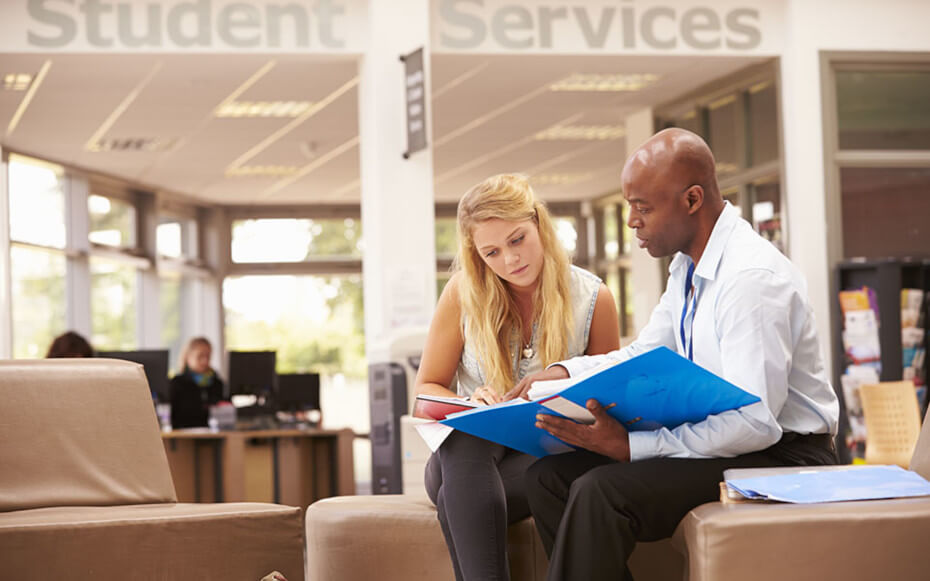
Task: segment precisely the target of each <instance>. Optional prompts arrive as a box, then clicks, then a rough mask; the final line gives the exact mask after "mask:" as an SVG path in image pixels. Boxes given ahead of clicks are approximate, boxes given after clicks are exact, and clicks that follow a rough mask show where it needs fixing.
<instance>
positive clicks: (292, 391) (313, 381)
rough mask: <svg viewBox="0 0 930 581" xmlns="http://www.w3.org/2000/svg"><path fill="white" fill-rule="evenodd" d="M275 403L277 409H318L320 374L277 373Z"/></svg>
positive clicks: (294, 410) (292, 410)
mask: <svg viewBox="0 0 930 581" xmlns="http://www.w3.org/2000/svg"><path fill="white" fill-rule="evenodd" d="M277 403H278V410H279V411H290V412H296V411H305V410H318V409H320V374H319V373H287V374H282V375H278V397H277Z"/></svg>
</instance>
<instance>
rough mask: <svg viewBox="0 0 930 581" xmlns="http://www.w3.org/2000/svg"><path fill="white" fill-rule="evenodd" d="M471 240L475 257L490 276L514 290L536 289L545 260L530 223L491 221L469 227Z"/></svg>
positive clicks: (535, 228)
mask: <svg viewBox="0 0 930 581" xmlns="http://www.w3.org/2000/svg"><path fill="white" fill-rule="evenodd" d="M472 239H473V240H474V242H475V249H476V251H477V252H478V255H479V256H481V259H482V260H484V262H485V264H487V265H488V267H490V268H491V270H492V271H493V272H494V274H496V275H497V276H499V277H500V278H502V279H503V280H504V281H505V282H507V283H508V284H510V285H511V286H512V287H514V288H533V287H535V286H536V282H537V280H538V279H539V273H540V272H541V271H542V265H543V260H544V259H545V257H544V255H543V248H542V242H541V241H540V239H539V227H538V226H537V225H536V222H535V221H534V220H532V219H528V220H521V221H519V222H510V221H508V220H501V219H499V218H492V219H491V220H486V221H484V222H479V223H478V224H477V225H476V226H475V227H474V228H473V230H472Z"/></svg>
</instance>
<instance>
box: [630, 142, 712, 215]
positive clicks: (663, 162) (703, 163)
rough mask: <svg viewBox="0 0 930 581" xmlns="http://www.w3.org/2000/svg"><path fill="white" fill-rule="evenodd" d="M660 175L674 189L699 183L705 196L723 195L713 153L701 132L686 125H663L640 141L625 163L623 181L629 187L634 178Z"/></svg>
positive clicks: (648, 177)
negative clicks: (680, 126) (647, 137)
mask: <svg viewBox="0 0 930 581" xmlns="http://www.w3.org/2000/svg"><path fill="white" fill-rule="evenodd" d="M657 177H660V178H662V179H663V181H668V182H669V184H668V185H669V186H670V187H671V188H672V189H681V188H684V187H687V186H688V185H691V184H696V185H699V186H701V187H702V188H704V192H705V195H706V196H708V197H716V198H719V197H720V190H719V188H718V187H717V174H716V162H715V161H714V154H713V153H712V152H711V151H710V147H708V146H707V143H705V142H704V140H703V139H701V137H700V136H698V135H696V134H694V133H692V132H690V131H688V130H686V129H680V128H677V127H672V128H670V129H664V130H662V131H660V132H658V133H656V134H655V135H653V136H652V137H651V138H649V140H648V141H646V142H645V143H644V144H642V145H640V146H639V147H638V148H637V149H636V151H634V152H633V155H631V156H630V158H629V159H628V160H627V162H626V165H625V166H624V167H623V173H622V174H621V181H622V182H623V185H624V188H626V187H627V184H628V183H629V182H632V181H634V180H638V179H645V180H647V181H652V180H653V179H655V178H657ZM676 184H680V186H676ZM708 201H710V200H708Z"/></svg>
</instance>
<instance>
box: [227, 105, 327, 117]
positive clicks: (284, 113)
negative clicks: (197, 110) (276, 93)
mask: <svg viewBox="0 0 930 581" xmlns="http://www.w3.org/2000/svg"><path fill="white" fill-rule="evenodd" d="M312 106H313V103H311V102H310V101H231V102H229V103H223V104H222V105H220V106H219V107H217V108H216V111H214V113H213V115H214V116H215V117H219V118H230V117H231V118H237V119H238V118H247V117H283V118H294V117H300V116H301V115H303V114H304V113H306V112H307V111H308V110H309V109H310V107H312Z"/></svg>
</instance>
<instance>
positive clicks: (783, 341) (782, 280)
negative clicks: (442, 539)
mask: <svg viewBox="0 0 930 581" xmlns="http://www.w3.org/2000/svg"><path fill="white" fill-rule="evenodd" d="M621 182H622V185H623V195H624V197H625V198H626V200H627V202H628V203H629V217H628V220H627V223H628V225H629V226H630V228H632V229H634V230H635V231H636V238H637V241H638V243H639V246H640V247H641V248H645V249H646V250H647V251H648V252H649V254H650V255H652V256H654V257H662V256H672V255H674V259H673V260H672V262H671V265H670V267H669V281H668V286H667V288H666V291H665V293H664V294H663V295H662V298H661V301H660V302H659V305H658V306H657V307H656V308H655V310H654V311H653V313H652V315H651V317H650V319H649V323H648V324H647V325H646V327H645V328H644V329H643V330H642V332H641V333H640V335H639V337H638V338H637V339H636V341H634V342H633V343H632V344H631V345H629V346H628V347H626V348H624V349H621V350H619V351H613V352H611V353H608V354H607V355H598V356H592V357H578V358H575V359H571V360H568V361H564V362H561V363H559V364H557V365H554V366H552V367H550V368H549V369H548V370H546V371H543V372H541V373H540V374H537V375H536V376H535V377H532V378H527V379H525V380H524V381H523V382H521V384H519V385H518V386H517V387H516V388H514V391H513V392H512V393H513V394H514V395H516V394H519V393H521V392H523V391H525V389H527V388H528V387H529V384H530V383H531V382H532V381H536V380H539V379H554V378H562V377H568V376H569V375H572V376H573V375H576V374H579V373H581V372H583V371H585V370H588V369H590V368H592V367H594V366H596V365H600V364H603V363H604V362H605V361H611V360H612V361H623V360H626V359H629V358H630V357H633V356H635V355H638V354H640V353H643V352H646V351H649V350H651V349H653V348H655V347H658V346H660V345H665V346H667V347H669V348H671V349H674V350H676V351H677V352H678V353H679V354H681V355H682V356H684V357H688V358H690V359H692V360H693V361H694V362H695V363H697V364H698V365H700V366H702V367H704V368H705V369H708V370H709V371H711V372H713V373H715V374H717V375H719V376H721V377H723V378H724V379H726V380H728V381H730V382H731V383H733V384H735V385H737V386H739V387H741V388H743V389H744V390H746V391H748V392H750V393H752V394H755V395H757V396H759V397H760V398H761V402H758V403H755V404H752V405H750V406H745V407H743V408H741V409H739V410H731V411H727V412H724V413H721V414H717V415H713V416H710V417H708V418H707V419H706V420H704V421H702V422H699V423H695V424H685V425H682V426H679V427H678V428H675V429H674V430H668V429H664V428H663V429H660V430H655V431H643V432H633V433H628V432H627V431H626V430H625V429H624V427H623V425H622V424H620V423H619V422H617V421H616V420H614V419H613V418H611V417H610V416H609V415H607V413H606V412H605V411H604V409H603V408H602V407H601V406H600V404H598V403H597V402H596V401H594V400H590V401H589V402H588V409H589V410H590V411H591V412H592V413H593V415H594V416H595V418H596V421H595V422H594V424H591V425H583V424H578V423H575V422H572V421H571V420H568V419H565V418H559V417H556V416H552V415H540V416H537V426H539V427H541V428H543V429H545V430H547V431H549V432H550V433H552V434H553V435H555V436H556V437H558V438H560V439H562V440H564V441H566V442H568V443H570V444H572V445H574V446H577V447H579V448H581V449H582V450H579V451H577V452H571V453H568V454H559V455H554V456H548V457H545V458H542V459H541V460H539V461H537V462H536V463H535V464H533V466H531V467H530V469H529V470H528V472H527V475H526V478H527V488H528V496H529V502H530V508H531V509H532V513H533V517H534V518H535V521H536V525H537V527H538V529H539V533H540V536H541V538H542V540H543V544H544V545H545V547H546V550H547V552H548V553H549V556H550V565H549V579H569V580H575V579H586V580H595V579H619V578H624V579H631V578H632V577H631V575H630V573H629V571H628V569H627V566H626V561H627V559H628V558H629V556H630V553H632V551H633V548H634V546H635V544H636V543H637V542H638V541H653V540H658V539H662V538H665V537H668V536H671V534H672V533H673V532H674V530H675V527H676V526H677V525H678V522H679V521H680V520H681V518H682V517H684V516H685V515H686V514H687V513H688V511H689V510H691V509H692V508H694V507H695V506H698V505H700V504H702V503H705V502H709V501H713V500H715V499H716V498H718V495H719V488H718V483H719V482H720V480H721V479H722V473H723V471H724V470H725V469H727V468H731V467H758V466H776V465H813V464H834V463H836V461H837V460H836V452H835V449H834V447H833V435H834V434H835V433H836V426H837V418H838V415H839V403H838V401H837V398H836V395H835V393H834V392H833V389H832V387H831V386H830V384H829V382H828V381H827V378H826V372H825V370H824V365H823V359H822V355H821V350H820V345H819V342H818V339H817V332H816V329H815V325H814V320H813V316H812V313H811V308H810V306H809V304H808V301H807V289H806V284H805V282H804V280H803V279H802V277H801V275H800V273H799V272H798V271H797V269H796V268H795V267H794V266H793V265H792V264H791V263H790V262H789V261H788V259H786V258H785V257H784V256H783V255H782V254H781V253H780V252H778V250H776V249H775V248H774V247H773V246H772V245H771V244H769V243H768V242H767V241H765V240H764V239H763V238H761V237H760V236H759V235H758V234H756V233H755V232H754V231H753V230H752V228H751V227H750V226H749V224H747V223H746V222H745V221H744V220H742V218H741V217H740V214H739V211H738V210H737V209H736V208H734V207H733V206H730V205H729V204H728V203H727V202H725V201H724V200H723V198H722V197H721V195H720V191H719V189H718V187H717V180H716V177H715V163H714V157H713V154H712V153H711V151H710V149H709V148H708V147H707V144H706V143H704V141H703V140H702V139H701V138H700V137H698V136H697V135H695V134H693V133H691V132H688V131H685V130H682V129H667V130H665V131H662V132H660V133H658V134H656V135H655V136H653V137H652V138H651V139H649V140H648V141H647V142H646V143H645V144H643V145H642V146H641V147H640V148H639V149H637V150H636V151H635V152H634V153H633V155H632V156H631V157H630V158H629V160H628V161H627V163H626V165H625V166H624V168H623V173H622V175H621Z"/></svg>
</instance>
